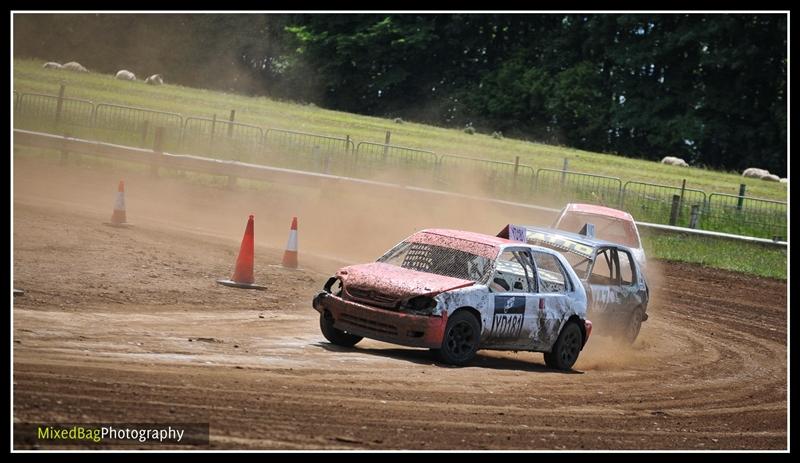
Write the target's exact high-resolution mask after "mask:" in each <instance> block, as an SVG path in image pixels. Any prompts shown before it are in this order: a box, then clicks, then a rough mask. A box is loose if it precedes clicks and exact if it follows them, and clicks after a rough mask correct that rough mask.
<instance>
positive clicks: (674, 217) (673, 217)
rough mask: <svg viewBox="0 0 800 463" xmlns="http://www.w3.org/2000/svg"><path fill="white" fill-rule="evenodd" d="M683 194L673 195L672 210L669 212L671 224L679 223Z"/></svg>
mask: <svg viewBox="0 0 800 463" xmlns="http://www.w3.org/2000/svg"><path fill="white" fill-rule="evenodd" d="M680 204H681V195H672V210H671V211H670V212H669V224H670V225H673V226H674V225H675V224H676V223H678V211H679V210H680Z"/></svg>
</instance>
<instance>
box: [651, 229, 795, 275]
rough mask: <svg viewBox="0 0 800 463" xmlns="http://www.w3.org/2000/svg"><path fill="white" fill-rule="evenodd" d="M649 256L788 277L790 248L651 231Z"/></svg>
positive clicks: (755, 273) (752, 273)
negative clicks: (788, 253) (788, 252)
mask: <svg viewBox="0 0 800 463" xmlns="http://www.w3.org/2000/svg"><path fill="white" fill-rule="evenodd" d="M642 242H643V244H644V247H645V251H646V252H647V257H648V259H661V260H670V261H680V262H690V263H694V264H700V265H704V266H706V267H714V268H721V269H725V270H732V271H735V272H740V273H746V274H750V275H758V276H762V277H768V278H777V279H781V280H785V279H786V278H787V271H788V266H787V249H786V248H784V247H780V246H773V245H768V244H758V243H745V242H741V241H733V240H728V239H723V238H711V237H704V236H695V235H688V234H686V235H684V234H675V233H669V234H667V233H662V232H656V231H648V232H647V233H646V234H644V235H643V236H642Z"/></svg>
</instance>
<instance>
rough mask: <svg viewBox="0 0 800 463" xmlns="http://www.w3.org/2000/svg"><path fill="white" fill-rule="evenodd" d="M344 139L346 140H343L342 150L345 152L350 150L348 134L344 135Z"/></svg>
mask: <svg viewBox="0 0 800 463" xmlns="http://www.w3.org/2000/svg"><path fill="white" fill-rule="evenodd" d="M345 140H346V141H345V144H344V152H345V153H349V152H350V143H351V142H350V135H345ZM353 150H355V148H353Z"/></svg>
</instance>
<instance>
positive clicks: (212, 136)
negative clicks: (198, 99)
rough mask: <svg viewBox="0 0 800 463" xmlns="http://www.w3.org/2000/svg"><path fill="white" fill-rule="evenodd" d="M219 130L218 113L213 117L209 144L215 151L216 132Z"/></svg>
mask: <svg viewBox="0 0 800 463" xmlns="http://www.w3.org/2000/svg"><path fill="white" fill-rule="evenodd" d="M216 131H217V113H214V115H213V116H212V117H211V141H210V142H209V144H208V146H209V147H210V148H211V150H212V151H213V149H214V132H216Z"/></svg>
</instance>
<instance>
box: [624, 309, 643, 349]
mask: <svg viewBox="0 0 800 463" xmlns="http://www.w3.org/2000/svg"><path fill="white" fill-rule="evenodd" d="M642 320H644V310H642V308H641V307H637V308H636V309H634V311H633V313H631V317H630V319H628V325H627V326H626V327H625V329H624V330H623V334H622V336H623V338H624V339H625V341H626V342H627V343H628V344H633V343H634V341H636V338H637V337H639V331H640V330H641V329H642Z"/></svg>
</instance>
